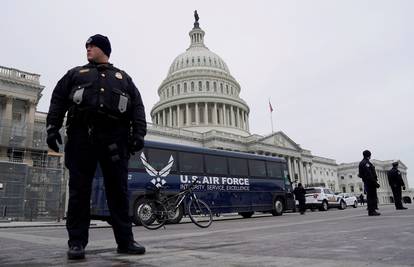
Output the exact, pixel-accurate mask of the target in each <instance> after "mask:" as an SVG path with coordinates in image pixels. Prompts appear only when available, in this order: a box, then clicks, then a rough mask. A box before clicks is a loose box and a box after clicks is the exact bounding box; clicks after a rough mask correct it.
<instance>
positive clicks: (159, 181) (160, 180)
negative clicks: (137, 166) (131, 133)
mask: <svg viewBox="0 0 414 267" xmlns="http://www.w3.org/2000/svg"><path fill="white" fill-rule="evenodd" d="M141 161H142V164H144V167H145V170H146V171H147V173H148V174H149V175H150V176H151V177H154V178H152V180H151V183H153V184H154V185H155V186H156V187H157V188H160V187H161V186H163V185H164V184H165V183H167V181H165V179H164V177H166V176H167V175H168V174H170V171H171V168H172V166H173V164H174V158H173V156H172V155H171V156H170V159H169V160H168V163H167V165H166V166H165V167H164V168H163V169H162V170H160V171H157V170H156V169H154V168H153V167H152V166H151V165H150V164H149V162H148V161H147V158H146V157H145V154H144V152H142V153H141Z"/></svg>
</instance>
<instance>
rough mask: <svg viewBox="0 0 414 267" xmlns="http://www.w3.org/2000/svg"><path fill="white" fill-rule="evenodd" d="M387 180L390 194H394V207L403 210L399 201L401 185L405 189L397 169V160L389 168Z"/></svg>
mask: <svg viewBox="0 0 414 267" xmlns="http://www.w3.org/2000/svg"><path fill="white" fill-rule="evenodd" d="M387 175H388V182H389V183H390V186H391V190H392V194H393V195H394V203H395V208H396V209H397V210H405V209H407V208H406V207H403V204H402V201H401V187H402V188H403V190H405V184H404V180H403V178H402V176H401V172H400V171H399V170H398V161H395V162H393V163H392V168H391V170H389V171H388V173H387Z"/></svg>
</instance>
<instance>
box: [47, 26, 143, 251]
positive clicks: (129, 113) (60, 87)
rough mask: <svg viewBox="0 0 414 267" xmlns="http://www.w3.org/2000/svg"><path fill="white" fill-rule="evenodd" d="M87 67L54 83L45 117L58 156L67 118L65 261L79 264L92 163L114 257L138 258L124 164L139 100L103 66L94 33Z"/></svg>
mask: <svg viewBox="0 0 414 267" xmlns="http://www.w3.org/2000/svg"><path fill="white" fill-rule="evenodd" d="M86 51H87V59H88V61H89V64H87V65H84V66H80V67H75V68H73V69H71V70H69V71H68V72H67V73H66V74H65V75H64V76H63V78H62V79H60V80H59V82H58V83H57V85H56V87H55V89H54V91H53V94H52V98H51V101H50V108H49V113H48V115H47V120H46V121H47V144H48V146H49V148H50V149H52V150H54V151H56V152H58V151H59V147H58V144H57V143H59V144H62V138H61V135H60V134H59V129H60V128H61V126H62V123H63V119H64V116H65V113H66V112H68V113H67V121H66V131H67V137H68V139H67V143H66V146H65V164H66V167H67V168H68V169H69V206H68V211H67V221H66V228H67V231H68V234H69V241H68V245H69V250H68V253H67V255H68V258H69V259H83V258H84V257H85V247H86V245H87V244H88V235H89V234H88V232H89V224H90V207H89V203H90V196H91V187H92V180H93V177H94V174H95V171H96V168H97V164H98V163H99V166H100V168H101V170H102V174H103V177H104V184H105V190H106V191H105V192H106V196H107V203H108V208H109V211H110V214H111V221H112V228H113V232H114V236H115V240H116V243H117V245H118V249H117V251H118V253H126V254H144V253H145V247H143V246H142V245H140V244H139V243H137V242H136V241H134V237H133V234H132V228H131V221H130V218H129V214H128V211H129V201H128V191H127V190H128V185H127V179H128V159H129V155H130V153H134V152H137V151H139V150H140V149H142V147H143V145H144V136H145V135H146V131H147V125H146V121H145V110H144V106H143V104H142V99H141V95H140V93H139V91H138V89H137V88H136V87H135V85H134V83H133V82H132V79H131V77H129V76H128V74H127V73H125V72H124V71H122V70H120V69H118V68H116V67H114V66H113V65H112V64H110V63H109V62H108V60H109V56H110V54H111V44H110V42H109V39H108V38H107V37H106V36H103V35H100V34H96V35H94V36H92V37H90V38H89V39H88V40H87V42H86Z"/></svg>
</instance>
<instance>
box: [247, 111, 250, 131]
mask: <svg viewBox="0 0 414 267" xmlns="http://www.w3.org/2000/svg"><path fill="white" fill-rule="evenodd" d="M249 129H250V126H249V114H247V111H246V130H247V131H249Z"/></svg>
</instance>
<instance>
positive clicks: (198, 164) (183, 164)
mask: <svg viewBox="0 0 414 267" xmlns="http://www.w3.org/2000/svg"><path fill="white" fill-rule="evenodd" d="M178 156H179V161H180V171H181V172H184V173H203V171H204V167H203V156H202V155H201V154H196V153H188V152H179V154H178Z"/></svg>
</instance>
